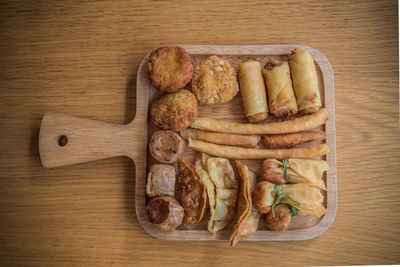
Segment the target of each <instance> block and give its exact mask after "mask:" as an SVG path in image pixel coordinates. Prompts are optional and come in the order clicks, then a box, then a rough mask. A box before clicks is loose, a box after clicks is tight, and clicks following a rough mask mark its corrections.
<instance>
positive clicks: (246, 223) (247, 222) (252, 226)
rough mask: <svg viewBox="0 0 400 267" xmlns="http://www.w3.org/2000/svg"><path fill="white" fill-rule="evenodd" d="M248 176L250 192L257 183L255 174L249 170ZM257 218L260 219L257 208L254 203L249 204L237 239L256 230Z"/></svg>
mask: <svg viewBox="0 0 400 267" xmlns="http://www.w3.org/2000/svg"><path fill="white" fill-rule="evenodd" d="M249 171H250V170H249ZM249 178H250V192H251V193H252V192H253V191H254V188H255V187H256V184H257V176H256V174H255V173H254V172H252V171H250V177H249ZM250 195H251V194H250ZM259 220H260V213H259V212H258V210H257V209H256V207H255V206H254V205H251V210H250V213H249V215H248V216H247V217H246V218H245V219H244V220H243V221H242V224H241V227H240V233H239V234H240V237H239V239H240V238H241V237H243V236H247V235H249V234H251V233H254V232H255V231H257V229H258V221H259ZM238 241H239V240H238Z"/></svg>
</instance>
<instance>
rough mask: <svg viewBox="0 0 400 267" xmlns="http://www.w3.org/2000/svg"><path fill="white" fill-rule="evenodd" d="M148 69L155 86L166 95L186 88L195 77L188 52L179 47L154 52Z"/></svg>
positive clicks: (167, 47) (159, 49)
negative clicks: (193, 76)
mask: <svg viewBox="0 0 400 267" xmlns="http://www.w3.org/2000/svg"><path fill="white" fill-rule="evenodd" d="M147 67H148V69H149V75H150V81H151V83H152V84H153V86H154V87H155V88H157V89H158V90H160V91H161V92H166V93H173V92H176V91H177V90H179V89H180V88H183V87H185V85H186V84H187V83H188V82H189V81H190V79H192V75H193V65H192V61H191V60H190V57H189V55H188V53H187V52H186V50H185V49H183V48H182V47H179V46H164V47H161V48H158V49H156V50H154V51H153V52H152V53H151V55H150V61H149V63H148V65H147Z"/></svg>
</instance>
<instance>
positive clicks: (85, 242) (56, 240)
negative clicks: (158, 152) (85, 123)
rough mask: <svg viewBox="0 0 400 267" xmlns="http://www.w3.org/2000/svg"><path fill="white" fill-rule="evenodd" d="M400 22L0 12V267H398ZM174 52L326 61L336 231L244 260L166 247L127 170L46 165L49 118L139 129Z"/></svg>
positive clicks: (280, 10) (263, 15)
mask: <svg viewBox="0 0 400 267" xmlns="http://www.w3.org/2000/svg"><path fill="white" fill-rule="evenodd" d="M397 15H398V14H397V3H396V2H395V1H358V2H355V1H307V2H306V1H304V2H301V1H291V2H285V1H268V2H265V1H254V2H252V1H247V2H246V3H241V1H237V2H224V1H197V2H193V3H189V2H178V1H177V2H163V1H155V2H136V1H126V2H125V1H118V0H117V1H102V2H97V1H93V2H91V1H85V2H75V1H63V2H58V1H57V2H56V1H44V2H36V1H35V2H33V1H32V2H22V1H7V2H2V5H1V8H0V17H1V20H0V29H1V30H0V36H1V46H0V52H1V56H0V62H1V64H0V152H1V153H0V155H1V156H0V157H1V158H0V159H1V160H0V170H1V171H0V178H1V179H0V217H1V219H0V263H1V264H2V265H5V266H10V265H12V266H16V265H17V266H18V265H20V266H29V265H35V266H38V265H40V266H56V265H67V266H71V265H83V266H88V265H89V266H90V265H96V266H104V265H105V266H109V265H117V266H121V265H142V266H143V265H162V264H174V265H182V264H186V265H196V264H198V265H199V264H203V265H209V266H211V265H223V264H225V265H240V264H242V265H256V264H257V265H266V264H268V265H296V266H298V265H329V264H336V265H338V264H341V265H343V264H379V263H386V264H393V263H399V261H400V256H399V255H400V249H399V247H400V246H399V243H400V230H399V228H398V225H397V224H398V220H399V219H400V218H399V212H400V205H399V204H400V193H399V183H400V180H399V177H400V167H399V159H400V152H399V150H400V138H399V105H398V100H399V94H398V93H399V92H398V49H397V48H398V30H397ZM174 43H178V44H179V43H185V44H210V43H213V44H233V45H235V44H236V45H239V44H288V43H289V44H293V43H294V44H304V45H308V46H311V47H314V48H316V49H318V50H319V51H321V52H322V53H324V54H325V55H326V56H327V58H329V60H330V62H331V63H332V66H333V69H334V72H335V94H336V99H335V100H336V101H335V103H336V133H337V165H338V177H339V179H338V200H339V206H338V212H337V215H336V218H335V221H334V223H333V224H332V226H331V227H330V228H329V230H328V231H327V232H325V233H324V234H323V235H321V236H320V237H318V238H316V239H313V240H309V241H302V242H241V243H239V244H238V246H237V247H236V248H234V249H230V248H229V246H228V244H226V243H225V242H184V243H182V242H176V241H163V240H158V239H155V238H153V237H151V236H150V235H148V234H147V233H146V232H145V231H144V230H143V228H142V227H141V226H140V224H139V222H138V220H137V218H136V216H135V213H134V210H135V202H134V194H135V190H134V184H135V176H134V170H135V169H134V164H133V163H132V162H131V160H129V159H127V158H126V157H119V158H112V159H107V160H101V161H94V162H90V163H85V164H79V165H73V166H68V167H61V168H55V169H45V168H43V167H42V166H41V163H40V160H39V149H38V133H39V127H40V123H41V118H42V117H43V115H44V114H45V113H46V112H54V113H62V114H69V115H72V116H80V117H84V118H87V119H93V120H102V121H105V122H108V123H114V124H126V123H128V122H130V121H132V119H133V117H134V114H135V109H136V108H135V107H136V106H135V100H136V96H135V84H136V70H137V69H138V66H139V64H140V62H141V60H142V58H143V57H144V55H145V54H146V53H147V52H148V51H150V50H152V49H153V48H155V47H158V46H160V45H163V44H174ZM142 104H143V103H138V105H142Z"/></svg>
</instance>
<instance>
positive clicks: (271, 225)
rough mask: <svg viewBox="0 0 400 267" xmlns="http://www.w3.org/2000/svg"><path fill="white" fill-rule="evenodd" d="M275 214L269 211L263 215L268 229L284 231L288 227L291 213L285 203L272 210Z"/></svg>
mask: <svg viewBox="0 0 400 267" xmlns="http://www.w3.org/2000/svg"><path fill="white" fill-rule="evenodd" d="M274 214H275V216H274V215H273V214H272V211H270V212H269V213H268V214H266V215H265V216H264V221H265V224H266V225H267V227H268V229H271V230H275V231H286V230H287V229H288V228H289V224H290V221H291V219H292V215H291V214H290V210H289V208H288V206H287V205H278V206H277V207H276V208H275V210H274Z"/></svg>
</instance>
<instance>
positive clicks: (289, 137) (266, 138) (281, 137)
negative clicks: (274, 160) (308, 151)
mask: <svg viewBox="0 0 400 267" xmlns="http://www.w3.org/2000/svg"><path fill="white" fill-rule="evenodd" d="M325 138H326V134H325V132H322V131H313V132H303V133H290V134H271V135H263V136H262V137H261V140H260V145H261V146H263V147H265V148H290V147H295V146H297V145H300V144H304V143H308V142H313V141H319V140H323V139H325Z"/></svg>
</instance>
